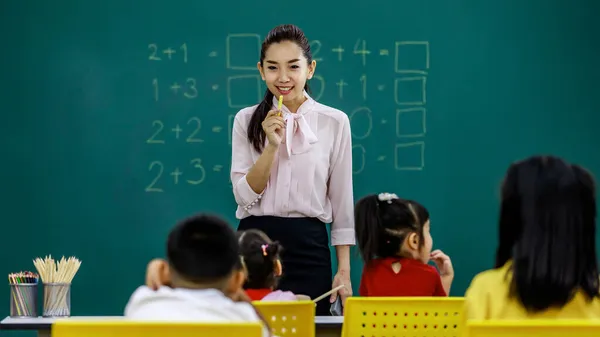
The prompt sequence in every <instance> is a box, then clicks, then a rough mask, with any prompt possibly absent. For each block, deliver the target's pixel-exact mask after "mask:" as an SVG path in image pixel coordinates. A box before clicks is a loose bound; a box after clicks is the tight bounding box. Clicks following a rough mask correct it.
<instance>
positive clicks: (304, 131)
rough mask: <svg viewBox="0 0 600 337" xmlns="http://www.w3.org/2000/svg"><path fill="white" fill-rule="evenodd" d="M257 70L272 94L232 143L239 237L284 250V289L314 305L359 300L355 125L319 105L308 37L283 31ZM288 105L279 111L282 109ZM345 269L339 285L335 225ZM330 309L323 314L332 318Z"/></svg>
mask: <svg viewBox="0 0 600 337" xmlns="http://www.w3.org/2000/svg"><path fill="white" fill-rule="evenodd" d="M257 66H258V70H259V72H260V75H261V77H262V79H263V81H265V82H266V85H267V91H266V93H265V96H264V99H263V100H262V102H260V104H258V105H255V106H251V107H247V108H244V109H242V110H240V111H239V112H238V113H237V114H236V116H235V119H234V123H233V134H232V163H231V181H232V184H233V194H234V196H235V200H236V202H237V204H238V208H237V212H236V217H237V218H238V219H240V224H239V228H238V229H239V230H247V229H259V230H262V231H263V232H265V233H266V234H267V235H268V236H269V237H270V238H271V239H272V240H274V241H279V243H281V245H282V246H283V254H282V264H283V277H282V279H281V280H280V282H279V287H278V288H279V289H281V290H289V291H292V292H294V293H296V294H303V295H308V296H310V297H311V298H315V297H317V296H319V295H321V294H323V293H325V292H327V291H329V290H331V289H332V288H334V287H337V286H338V285H342V284H343V285H344V287H343V288H342V289H340V290H339V291H338V292H337V293H334V294H333V295H332V296H331V297H330V302H333V301H334V300H335V299H336V298H337V296H338V295H339V296H341V299H342V301H345V299H346V297H348V296H351V295H352V286H351V284H350V245H354V243H355V234H354V214H353V207H354V205H353V204H354V201H353V196H352V192H353V191H352V143H351V134H350V121H349V119H348V116H347V115H346V114H345V113H343V112H342V111H340V110H337V109H334V108H331V107H328V106H325V105H323V104H320V103H318V102H316V101H315V100H314V99H312V98H311V97H310V96H309V94H308V92H310V89H309V87H308V83H307V81H308V80H309V79H311V78H312V77H313V74H314V72H315V68H316V62H315V61H314V60H313V59H312V55H311V50H310V45H309V43H308V40H307V38H306V37H305V36H304V33H303V32H302V30H300V28H298V27H296V26H294V25H282V26H278V27H275V28H274V29H273V30H271V31H270V32H269V34H268V35H267V37H266V38H265V40H264V42H263V44H262V48H261V53H260V61H259V62H258V65H257ZM281 96H283V105H282V107H281V110H279V109H278V99H279V97H281ZM327 223H331V245H332V246H335V247H336V253H337V260H338V269H337V273H336V275H335V277H334V278H333V282H332V270H331V269H332V267H331V257H330V252H329V244H328V237H327V230H326V227H325V226H326V224H327ZM329 307H330V304H329V303H328V302H327V300H322V301H320V302H319V303H318V304H317V311H316V314H317V315H319V316H323V315H330V313H329Z"/></svg>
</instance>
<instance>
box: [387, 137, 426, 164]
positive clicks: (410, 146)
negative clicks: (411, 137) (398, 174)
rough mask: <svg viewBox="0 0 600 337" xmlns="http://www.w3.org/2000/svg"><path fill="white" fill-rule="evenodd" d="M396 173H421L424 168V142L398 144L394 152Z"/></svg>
mask: <svg viewBox="0 0 600 337" xmlns="http://www.w3.org/2000/svg"><path fill="white" fill-rule="evenodd" d="M394 166H395V168H396V170H398V171H421V170H423V168H424V167H425V142H422V141H421V142H411V143H398V144H396V149H395V151H394Z"/></svg>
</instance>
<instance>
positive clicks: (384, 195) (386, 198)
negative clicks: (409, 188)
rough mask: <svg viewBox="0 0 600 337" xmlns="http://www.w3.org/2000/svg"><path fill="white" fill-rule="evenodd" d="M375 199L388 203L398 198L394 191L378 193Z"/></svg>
mask: <svg viewBox="0 0 600 337" xmlns="http://www.w3.org/2000/svg"><path fill="white" fill-rule="evenodd" d="M377 199H378V200H379V201H387V203H388V204H391V203H392V200H394V199H398V196H397V195H396V194H394V193H379V194H378V195H377Z"/></svg>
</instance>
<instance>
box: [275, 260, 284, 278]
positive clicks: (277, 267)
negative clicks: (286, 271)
mask: <svg viewBox="0 0 600 337" xmlns="http://www.w3.org/2000/svg"><path fill="white" fill-rule="evenodd" d="M281 274H283V267H282V266H281V261H280V260H279V259H277V261H275V276H281Z"/></svg>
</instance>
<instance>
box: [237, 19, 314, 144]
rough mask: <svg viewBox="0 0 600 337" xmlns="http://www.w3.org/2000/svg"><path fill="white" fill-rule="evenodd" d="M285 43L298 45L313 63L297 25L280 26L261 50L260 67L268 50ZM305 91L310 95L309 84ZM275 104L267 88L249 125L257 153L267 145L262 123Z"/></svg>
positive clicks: (267, 38)
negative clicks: (275, 44)
mask: <svg viewBox="0 0 600 337" xmlns="http://www.w3.org/2000/svg"><path fill="white" fill-rule="evenodd" d="M284 41H290V42H294V43H296V44H297V45H298V46H299V47H300V48H301V49H302V53H303V54H304V57H305V58H306V60H307V62H308V63H309V64H310V63H311V62H312V53H311V51H310V43H308V39H307V38H306V36H305V35H304V32H302V30H301V29H300V28H298V27H297V26H295V25H280V26H277V27H275V28H273V29H272V30H271V31H270V32H269V34H267V37H265V40H264V41H263V43H262V47H261V48H260V65H261V67H262V65H263V61H264V60H265V53H266V52H267V49H269V47H270V46H271V45H272V44H274V43H281V42H284ZM304 90H306V91H307V92H308V93H310V86H309V85H308V82H306V84H305V85H304ZM272 104H273V93H272V92H271V91H270V90H269V88H267V91H266V92H265V96H264V97H263V100H262V101H261V102H260V104H259V105H258V106H257V107H256V110H254V113H253V114H252V117H251V118H250V123H249V124H248V141H249V142H250V144H252V146H253V147H254V149H255V150H256V151H257V152H262V149H263V147H264V145H265V139H266V134H265V131H264V130H263V129H262V122H263V120H264V119H265V118H266V117H267V113H269V110H271V108H272Z"/></svg>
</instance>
